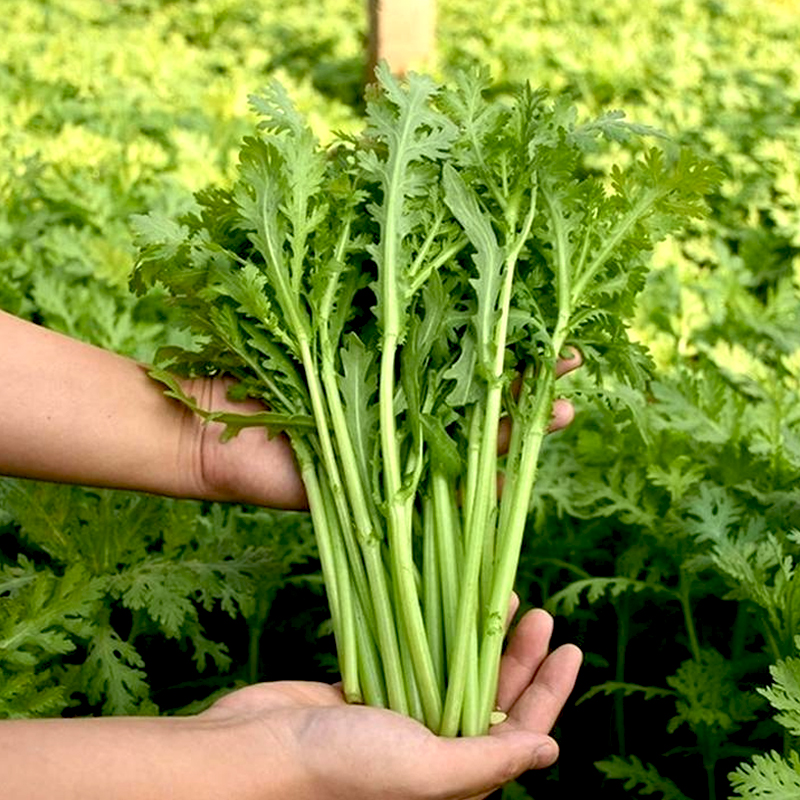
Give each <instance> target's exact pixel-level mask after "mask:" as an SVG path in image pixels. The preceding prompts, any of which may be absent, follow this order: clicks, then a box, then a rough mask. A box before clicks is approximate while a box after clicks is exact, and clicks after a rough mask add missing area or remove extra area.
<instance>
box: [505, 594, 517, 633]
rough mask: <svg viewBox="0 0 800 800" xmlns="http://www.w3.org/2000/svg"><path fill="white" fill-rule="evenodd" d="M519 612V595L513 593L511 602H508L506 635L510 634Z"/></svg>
mask: <svg viewBox="0 0 800 800" xmlns="http://www.w3.org/2000/svg"><path fill="white" fill-rule="evenodd" d="M517 611H519V595H518V594H517V593H516V592H511V600H509V601H508V614H507V615H506V633H508V629H509V628H510V627H511V623H512V621H513V620H514V617H515V616H516V613H517Z"/></svg>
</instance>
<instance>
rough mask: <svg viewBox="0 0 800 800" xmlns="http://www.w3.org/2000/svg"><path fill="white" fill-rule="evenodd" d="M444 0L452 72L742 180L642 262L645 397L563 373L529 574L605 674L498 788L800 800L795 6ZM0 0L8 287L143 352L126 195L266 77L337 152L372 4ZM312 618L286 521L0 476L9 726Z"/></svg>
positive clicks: (38, 315) (79, 706) (232, 150)
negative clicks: (542, 96)
mask: <svg viewBox="0 0 800 800" xmlns="http://www.w3.org/2000/svg"><path fill="white" fill-rule="evenodd" d="M438 6H439V26H438V40H439V52H438V67H437V68H438V70H439V72H440V73H441V74H442V75H446V73H447V72H448V71H449V70H451V69H452V68H454V67H458V66H464V65H466V64H469V63H473V62H476V61H477V62H480V63H485V64H488V65H489V66H490V67H491V69H492V72H493V74H494V77H495V78H496V79H497V80H498V81H499V83H500V85H501V86H507V87H512V86H514V85H516V84H518V83H519V82H520V81H524V80H530V81H531V82H532V83H533V84H534V85H537V86H546V87H549V88H551V89H552V90H554V91H563V92H566V93H568V94H569V95H570V96H571V97H572V98H573V99H574V100H575V101H576V102H577V103H578V104H579V106H581V107H582V108H583V109H585V110H587V111H590V112H595V113H596V112H600V111H606V110H610V109H614V108H623V109H624V110H625V111H626V112H627V114H628V116H629V117H631V118H632V119H634V120H635V121H637V122H643V123H648V124H653V125H656V126H658V127H660V128H663V129H665V130H666V131H667V132H668V133H669V134H670V135H671V136H673V137H674V138H675V139H677V140H678V141H680V142H682V143H684V144H687V145H690V146H692V147H694V148H696V149H697V150H698V151H700V152H701V153H703V154H706V155H710V156H711V157H712V158H714V159H715V160H716V161H717V163H719V164H720V166H721V167H722V168H723V169H724V171H725V180H724V182H723V184H722V186H721V188H720V191H719V192H718V194H717V195H716V196H714V197H713V198H712V199H711V200H712V207H713V214H712V216H711V217H710V219H709V220H708V221H706V222H704V223H703V224H702V225H698V226H696V228H695V229H693V230H690V231H687V232H686V233H685V234H684V235H682V236H681V237H679V238H678V239H676V240H673V241H672V242H670V243H669V244H667V245H665V246H663V247H660V248H659V250H658V251H657V253H655V255H654V258H655V263H656V269H655V271H654V273H653V276H652V279H651V281H650V284H649V285H648V287H647V290H646V292H645V295H644V297H643V301H642V304H641V312H640V315H639V318H638V319H637V321H636V326H635V329H636V332H637V335H638V336H639V337H640V338H641V339H642V341H644V342H645V343H646V344H648V346H649V347H650V349H651V352H652V354H653V357H654V359H655V362H656V364H657V371H656V373H655V375H654V378H653V381H652V383H651V385H650V389H649V394H648V396H647V397H638V396H634V395H631V394H629V393H627V392H625V391H624V390H623V389H622V388H620V387H617V386H613V385H608V386H607V387H605V389H604V390H603V392H602V393H599V394H598V393H597V392H596V391H589V390H588V389H587V388H586V387H585V386H582V383H581V376H580V374H577V375H575V376H573V377H572V378H571V379H569V380H568V381H564V386H563V388H564V392H565V394H568V395H569V396H570V397H571V398H572V399H573V401H574V402H575V404H576V405H577V406H578V409H579V417H578V420H577V421H576V423H575V424H573V426H571V428H570V429H569V430H568V431H566V432H563V433H561V434H558V435H554V436H551V437H550V440H549V442H548V446H547V451H546V454H545V457H544V458H545V460H544V464H543V468H542V480H541V483H540V485H539V488H538V491H537V500H536V508H535V513H534V514H533V515H532V517H531V525H530V528H531V529H530V536H529V539H528V542H529V543H528V546H527V548H526V551H525V554H524V558H523V563H522V568H521V573H520V578H519V583H518V590H519V592H520V594H521V596H522V598H523V602H524V603H525V604H526V605H539V604H546V605H547V606H548V607H550V608H551V609H552V610H554V611H555V612H557V614H558V626H557V636H558V638H559V640H574V641H577V642H578V643H579V644H581V645H582V646H583V647H584V649H585V650H586V653H587V664H586V667H585V669H584V671H583V673H582V676H581V680H580V684H579V687H578V689H577V692H576V695H575V701H576V702H573V703H572V704H571V705H570V707H569V708H568V709H567V711H566V712H565V714H564V716H563V717H562V721H561V725H560V729H559V731H558V735H559V738H560V740H561V743H562V759H561V761H560V764H559V765H558V766H556V767H555V768H554V769H552V770H550V771H548V772H547V773H544V774H541V775H539V774H533V775H530V776H525V777H524V778H523V779H522V780H521V781H520V782H518V783H517V784H515V785H513V786H512V787H509V788H508V789H507V790H506V792H505V794H506V797H507V798H524V797H536V798H548V797H563V796H573V795H575V796H580V795H579V794H578V793H579V792H580V793H584V792H586V793H588V792H591V793H592V796H597V797H608V798H615V797H619V796H621V795H622V796H639V795H640V794H641V795H652V796H654V797H663V798H691V800H699V798H724V797H730V796H735V797H796V796H798V793H800V756H798V742H797V737H798V736H800V725H798V717H800V700H798V694H797V687H798V685H800V659H799V658H798V655H800V654H798V645H797V640H796V637H797V635H798V634H800V630H798V618H799V617H800V614H799V613H798V612H800V592H798V591H797V589H798V583H800V577H797V571H796V564H797V559H798V555H799V554H800V535H799V534H798V533H797V531H798V530H800V491H798V488H797V487H798V480H799V479H800V396H799V395H800V257H799V255H800V210H798V197H799V196H800V119H799V118H798V115H799V114H800V44H798V42H800V9H798V7H797V4H796V3H795V2H794V1H793V0H764V2H760V3H757V4H754V3H752V2H749V0H654V2H652V3H649V4H634V3H631V2H629V0H603V1H602V2H601V0H559V1H558V2H555V0H526V2H522V0H491V2H489V0H472V2H471V3H470V6H469V12H468V13H465V11H464V9H465V6H464V3H463V2H457V0H440V2H439V4H438ZM3 10H4V11H5V14H4V15H3V17H2V20H0V40H1V41H3V43H4V47H3V50H2V53H0V100H1V101H2V102H0V153H2V154H3V155H2V157H0V200H1V201H2V202H0V307H2V308H4V309H6V310H8V311H11V312H13V313H15V314H19V315H20V316H23V317H27V318H30V319H34V320H36V321H38V322H41V323H43V324H45V325H48V326H49V327H52V328H55V329H57V330H62V331H65V332H67V333H69V334H71V335H74V336H77V337H80V338H82V339H85V340H87V341H91V342H94V343H96V344H99V345H101V346H104V347H108V348H111V349H114V350H116V351H118V352H122V353H125V354H128V355H131V356H134V357H136V358H141V359H144V360H146V359H149V358H150V357H151V356H152V354H153V352H154V349H155V347H156V346H157V344H161V343H163V342H164V341H165V340H170V339H171V340H174V339H175V337H176V336H177V334H176V333H175V332H174V331H173V329H172V327H171V325H170V310H169V307H168V306H167V305H166V304H165V303H164V302H163V299H162V298H161V297H159V296H158V295H157V294H150V295H147V296H145V297H143V298H136V297H134V296H132V295H131V294H130V293H129V292H128V289H127V278H128V275H129V272H130V269H131V266H132V263H133V258H134V250H133V245H132V234H131V228H130V225H129V218H130V216H131V214H135V213H146V212H147V211H148V210H151V209H155V210H159V211H165V212H167V213H170V214H174V213H177V212H179V211H181V210H183V209H185V208H187V207H188V206H189V204H190V203H191V202H192V200H191V198H192V192H193V191H195V190H197V189H199V188H202V187H203V186H206V185H208V184H211V183H220V182H225V181H226V180H227V179H229V177H230V176H231V174H232V170H233V168H234V164H235V157H236V152H237V149H238V144H239V141H240V139H241V137H242V135H244V134H245V133H247V132H248V131H249V129H250V127H251V125H252V119H251V118H250V116H249V114H248V111H247V107H246V97H247V95H248V94H249V93H251V92H253V91H254V90H256V89H258V88H259V87H260V86H261V85H262V84H263V83H265V82H266V80H267V79H268V78H270V77H277V78H278V79H279V80H280V81H281V82H282V83H284V85H285V86H286V87H287V89H288V90H289V92H290V94H291V96H292V97H293V99H294V100H295V102H296V103H297V105H298V107H299V108H300V110H301V111H302V112H303V113H304V114H306V115H307V116H308V117H309V119H310V120H311V121H312V123H313V125H314V127H315V129H316V130H317V132H318V134H319V135H320V136H321V137H322V138H323V139H325V138H326V137H329V136H330V132H331V131H333V130H345V131H347V130H354V129H355V128H357V127H358V125H359V115H360V110H361V109H360V101H359V98H360V93H361V83H362V79H363V70H364V37H365V20H366V15H365V13H364V9H363V7H362V4H361V3H360V2H356V0H307V1H306V2H303V3H297V4H289V5H287V4H285V3H278V2H275V0H260V1H259V2H250V0H247V1H246V0H196V2H192V3H186V2H172V1H170V0H116V1H113V0H6V2H5V4H4V9H3ZM618 157H620V155H619V154H618V153H615V152H614V151H613V150H609V151H605V152H602V153H598V154H597V156H596V163H595V165H594V166H595V167H596V168H597V169H598V170H603V169H605V168H607V167H608V166H609V164H610V163H611V162H612V160H613V159H615V158H618ZM0 345H1V343H0ZM231 618H232V619H233V622H231V621H230V620H231ZM325 623H326V612H325V607H324V599H323V597H322V595H321V592H320V581H319V575H318V572H317V565H316V562H315V560H314V546H313V539H312V536H311V534H310V529H309V527H308V524H307V521H306V519H305V518H304V517H303V516H302V515H293V514H275V513H271V512H267V511H263V510H257V509H251V508H243V507H222V506H216V505H211V504H200V503H190V502H175V501H168V500H162V499H159V498H151V497H140V496H134V495H129V494H125V493H120V492H106V491H102V492H101V491H96V490H88V489H83V488H69V487H54V486H49V485H45V484H35V483H26V482H20V481H2V483H0V717H13V716H20V715H22V716H27V715H44V714H84V713H154V712H161V713H174V712H177V711H180V710H191V709H193V708H196V707H197V706H198V704H202V703H203V702H206V701H207V700H208V698H210V697H213V695H214V693H215V692H217V691H219V690H224V689H225V688H229V687H231V686H234V685H236V684H237V683H239V682H246V681H252V680H257V679H273V678H277V677H289V676H291V677H297V678H310V677H320V676H323V677H324V676H326V675H328V674H329V673H330V671H331V669H332V665H333V658H332V645H331V641H330V639H331V637H330V636H329V635H327V628H326V624H325ZM766 685H771V688H770V689H769V690H767V691H760V687H763V686H766ZM731 773H733V775H732V777H730V778H729V775H730V774H731Z"/></svg>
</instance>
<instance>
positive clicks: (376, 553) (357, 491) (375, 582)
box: [322, 346, 408, 714]
mask: <svg viewBox="0 0 800 800" xmlns="http://www.w3.org/2000/svg"><path fill="white" fill-rule="evenodd" d="M328 350H329V347H327V346H326V347H323V367H322V380H323V385H324V386H325V391H326V395H327V399H328V409H329V411H330V415H331V422H332V425H333V430H334V435H335V437H336V443H337V445H338V447H339V458H340V460H341V464H342V473H343V476H344V484H345V487H346V489H347V493H348V497H349V500H350V508H351V511H352V514H353V522H354V524H355V529H356V535H357V537H358V542H359V544H360V545H361V552H362V554H363V556H364V563H365V565H366V569H367V582H368V584H369V591H370V597H371V601H372V611H373V614H374V617H375V626H376V635H377V641H378V645H379V647H380V654H381V661H382V663H383V673H384V678H385V681H386V690H387V693H388V696H389V707H390V708H391V709H392V710H393V711H398V712H400V713H401V714H407V713H408V702H407V698H406V688H405V682H404V671H403V667H402V662H401V660H400V649H399V646H398V641H397V630H396V627H395V615H394V611H393V608H392V602H391V597H390V594H389V586H388V583H387V580H386V572H385V567H384V563H383V558H382V557H381V535H380V534H379V532H378V531H376V530H375V527H374V525H373V522H372V519H371V515H370V511H369V506H368V503H367V499H366V496H365V489H364V486H363V485H362V483H361V477H360V472H359V468H358V462H357V460H356V455H355V450H354V448H353V443H352V440H351V438H350V433H349V430H348V427H347V420H346V419H345V414H344V409H343V407H342V402H341V397H340V395H339V390H338V385H337V381H336V376H335V374H334V372H333V366H332V354H331V353H330V352H328Z"/></svg>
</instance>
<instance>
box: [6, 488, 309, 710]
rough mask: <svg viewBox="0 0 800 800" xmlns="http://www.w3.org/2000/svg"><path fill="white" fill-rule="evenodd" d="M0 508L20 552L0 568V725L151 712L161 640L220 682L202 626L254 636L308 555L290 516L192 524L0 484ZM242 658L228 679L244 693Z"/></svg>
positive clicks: (151, 501)
mask: <svg viewBox="0 0 800 800" xmlns="http://www.w3.org/2000/svg"><path fill="white" fill-rule="evenodd" d="M0 501H2V508H3V509H4V511H5V514H6V517H5V519H4V520H3V528H4V529H5V530H7V531H8V530H16V531H17V534H16V535H17V536H18V538H19V548H20V551H19V553H18V554H16V556H14V557H11V556H10V555H9V554H5V555H4V557H3V558H2V560H0V610H2V616H0V717H14V716H31V715H34V716H35V715H44V714H53V713H58V712H60V711H62V710H64V709H66V708H68V707H69V706H73V705H76V704H80V705H83V706H84V707H85V708H98V709H101V710H102V711H103V712H104V713H111V714H131V713H139V714H141V713H152V712H154V711H156V710H157V705H156V704H155V702H154V699H153V697H152V685H151V681H150V676H149V670H150V669H152V667H153V666H154V664H153V663H152V662H151V659H150V655H149V654H150V651H151V650H152V648H153V646H154V644H155V643H157V642H159V640H161V641H162V642H163V641H167V640H172V641H174V642H175V645H176V647H177V648H178V649H180V650H183V651H186V652H188V653H190V654H191V658H192V660H193V662H194V668H195V669H196V670H197V672H198V673H203V672H207V671H208V670H209V668H210V667H211V665H212V664H213V665H214V667H215V672H216V673H217V674H220V675H223V676H224V675H225V674H226V673H229V672H230V669H231V666H232V663H231V656H230V654H229V648H228V646H227V645H226V643H225V642H224V641H219V640H217V639H213V638H210V635H209V632H208V630H207V620H205V619H204V616H208V615H210V614H211V613H212V612H213V613H223V614H225V615H227V616H228V617H231V618H238V617H242V616H243V617H245V618H247V619H248V620H249V622H250V623H251V625H252V627H253V629H254V630H259V629H260V628H261V626H262V625H263V622H264V619H265V617H266V614H267V612H268V609H269V601H270V600H271V593H273V592H274V591H275V589H276V588H277V587H279V586H280V585H281V584H282V583H283V582H284V581H285V580H286V578H287V576H288V573H289V571H290V570H291V569H292V567H293V566H294V565H300V564H302V563H303V562H304V561H306V560H308V559H309V558H310V557H312V556H313V555H314V553H313V550H312V548H311V540H310V538H309V536H308V533H307V532H306V531H305V523H304V520H303V519H302V518H300V519H299V520H298V519H297V518H295V517H292V516H288V515H284V516H282V517H280V518H278V517H276V516H275V515H273V514H271V513H268V512H263V511H259V512H245V511H244V510H242V509H238V508H235V507H231V508H228V509H225V510H223V509H222V508H221V507H219V508H217V509H216V510H215V511H214V513H212V514H210V515H208V516H200V515H199V514H198V513H197V508H196V505H195V504H191V503H177V502H174V501H166V500H158V499H155V498H148V497H142V496H134V495H126V494H122V493H117V492H106V491H98V492H89V491H88V490H83V489H80V488H65V487H59V486H52V485H48V484H27V483H24V482H19V481H4V482H3V483H2V484H0ZM6 535H8V534H6ZM212 635H213V634H212ZM254 644H255V645H257V638H256V639H255V640H254ZM250 658H251V664H250V667H251V669H250V671H248V670H247V668H246V665H241V666H240V667H239V675H240V677H241V678H249V679H251V680H252V679H254V678H255V677H256V675H257V671H256V674H255V675H253V674H251V673H252V672H253V671H254V670H253V668H255V666H256V662H255V659H256V658H257V653H256V652H253V653H251V655H250ZM156 663H157V662H156ZM224 680H225V678H223V679H222V681H224ZM228 680H230V679H228ZM212 685H213V683H212Z"/></svg>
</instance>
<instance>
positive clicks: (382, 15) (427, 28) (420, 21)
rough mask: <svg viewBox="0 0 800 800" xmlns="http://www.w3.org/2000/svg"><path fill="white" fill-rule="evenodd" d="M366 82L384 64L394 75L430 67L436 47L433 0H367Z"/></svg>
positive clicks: (369, 80)
mask: <svg viewBox="0 0 800 800" xmlns="http://www.w3.org/2000/svg"><path fill="white" fill-rule="evenodd" d="M368 3H369V54H368V55H369V58H368V65H367V82H368V83H371V82H372V79H373V75H374V73H375V66H376V65H377V64H378V62H379V61H386V62H387V63H388V65H389V68H390V69H391V70H392V72H393V73H394V74H395V75H405V74H406V73H407V72H409V71H410V70H411V69H424V68H425V67H426V66H429V65H430V62H431V60H432V58H433V53H434V46H435V28H436V0H368Z"/></svg>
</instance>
